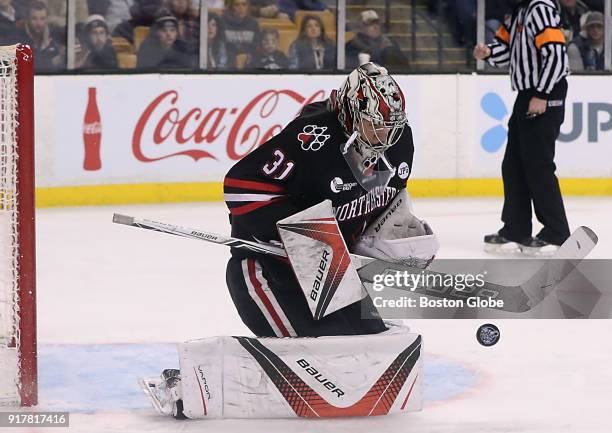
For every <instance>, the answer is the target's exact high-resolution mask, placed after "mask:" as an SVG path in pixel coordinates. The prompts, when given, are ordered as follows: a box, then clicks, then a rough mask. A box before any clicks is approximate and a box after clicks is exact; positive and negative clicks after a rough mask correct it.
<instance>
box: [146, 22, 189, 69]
mask: <svg viewBox="0 0 612 433" xmlns="http://www.w3.org/2000/svg"><path fill="white" fill-rule="evenodd" d="M193 59H194V57H192V56H190V55H189V53H188V52H187V46H186V44H185V42H184V41H183V40H181V39H179V38H178V22H177V19H176V18H175V17H174V16H172V15H169V14H167V13H164V12H162V13H161V14H160V16H159V17H158V18H157V19H156V20H155V24H154V26H153V28H152V29H151V34H150V35H149V37H147V39H145V40H144V42H143V43H142V45H141V46H140V49H139V50H138V62H137V65H136V66H137V67H138V68H158V69H191V68H193V67H194V66H195V64H194V61H193Z"/></svg>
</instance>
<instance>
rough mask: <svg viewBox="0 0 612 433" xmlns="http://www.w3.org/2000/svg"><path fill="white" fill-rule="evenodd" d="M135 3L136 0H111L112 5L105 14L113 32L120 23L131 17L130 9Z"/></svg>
mask: <svg viewBox="0 0 612 433" xmlns="http://www.w3.org/2000/svg"><path fill="white" fill-rule="evenodd" d="M134 3H135V1H134V0H110V5H109V6H108V10H107V11H106V14H105V15H104V16H105V17H106V24H107V25H108V29H109V30H110V32H111V33H113V32H114V31H115V27H117V25H118V24H119V23H121V22H123V21H125V20H128V19H129V18H130V9H131V8H132V7H133V6H134Z"/></svg>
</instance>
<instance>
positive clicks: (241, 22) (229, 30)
mask: <svg viewBox="0 0 612 433" xmlns="http://www.w3.org/2000/svg"><path fill="white" fill-rule="evenodd" d="M223 31H224V36H225V41H226V42H227V44H228V47H229V48H230V50H232V52H233V53H235V54H237V55H238V54H247V57H248V58H249V59H250V58H251V57H252V56H253V55H254V53H255V48H256V47H257V45H258V44H259V24H257V20H255V18H253V17H252V16H251V14H250V12H249V0H228V3H227V8H226V9H225V12H224V13H223ZM247 63H248V61H247Z"/></svg>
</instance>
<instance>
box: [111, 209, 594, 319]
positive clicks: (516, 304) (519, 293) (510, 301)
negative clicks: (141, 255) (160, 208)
mask: <svg viewBox="0 0 612 433" xmlns="http://www.w3.org/2000/svg"><path fill="white" fill-rule="evenodd" d="M113 222H114V223H116V224H124V225H128V226H132V227H139V228H143V229H147V230H153V231H157V232H160V233H168V234H171V235H175V236H182V237H186V238H193V239H199V240H202V241H206V242H212V243H216V244H220V245H226V246H229V247H233V248H240V249H247V250H250V251H253V252H257V253H263V254H272V255H276V256H280V257H287V254H286V252H285V250H284V249H283V248H282V247H280V246H276V245H271V244H268V243H264V242H252V241H247V240H243V239H238V238H233V237H231V236H223V235H218V234H215V233H210V232H206V231H202V230H195V229H191V228H186V227H180V226H175V225H171V224H165V223H160V222H156V221H151V220H147V219H139V218H134V217H131V216H126V215H120V214H114V215H113ZM597 241H598V239H597V235H596V234H595V233H594V232H593V230H591V229H590V228H588V227H579V228H578V229H576V231H574V233H572V235H571V236H570V237H569V238H568V239H567V240H566V241H565V243H564V244H563V245H562V246H561V247H560V248H559V249H558V250H557V252H556V253H555V254H554V255H553V256H552V257H551V258H549V259H547V260H546V262H545V264H544V265H543V266H542V267H541V268H540V269H539V270H538V271H537V272H536V273H535V274H533V275H532V276H531V277H529V278H528V279H527V280H526V281H525V282H524V283H522V284H518V285H502V284H495V283H490V282H487V281H485V282H484V285H483V286H482V287H479V288H477V290H456V289H454V288H452V287H440V286H435V285H432V286H424V285H420V286H416V287H414V290H411V291H413V292H414V293H418V294H422V295H426V296H431V297H435V298H442V299H461V300H464V299H466V298H468V297H470V296H474V297H479V298H482V299H487V298H493V299H496V300H502V301H504V302H503V307H501V308H496V309H498V310H501V311H507V312H512V313H524V312H527V311H529V310H531V309H532V308H533V307H535V306H536V305H537V304H538V303H539V302H541V301H542V300H543V299H544V298H545V297H546V296H547V295H548V294H549V293H550V292H551V291H552V290H553V289H554V288H555V286H556V285H557V284H558V283H559V282H561V281H562V280H563V279H565V277H567V276H568V275H569V274H570V273H571V272H572V270H574V268H575V267H576V266H577V265H578V263H580V261H582V259H584V258H585V257H586V256H587V255H588V254H589V253H590V252H591V250H592V249H593V248H594V247H595V245H596V244H597ZM351 260H354V261H355V263H356V267H357V268H358V271H357V272H358V274H359V277H360V278H361V281H362V283H363V284H367V285H372V284H373V283H374V278H375V276H376V275H389V274H391V275H392V274H396V273H408V274H422V275H441V276H442V277H443V278H444V277H447V276H449V275H450V274H445V273H442V272H436V271H430V270H427V269H421V268H414V267H410V266H407V265H404V264H401V263H393V262H386V261H383V260H378V259H372V258H369V257H364V256H359V255H356V254H351ZM385 288H390V289H399V290H410V289H408V288H406V287H405V286H398V287H393V286H385Z"/></svg>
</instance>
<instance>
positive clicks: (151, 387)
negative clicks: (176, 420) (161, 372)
mask: <svg viewBox="0 0 612 433" xmlns="http://www.w3.org/2000/svg"><path fill="white" fill-rule="evenodd" d="M138 384H139V385H140V388H141V389H142V390H143V392H144V393H145V394H146V395H147V397H149V400H150V401H151V404H152V405H153V407H154V408H155V410H156V411H157V412H159V413H160V414H161V415H171V413H170V412H167V411H165V410H164V408H163V406H162V403H161V401H160V400H159V396H158V395H157V393H156V392H155V391H156V389H157V385H159V378H158V377H157V378H148V379H146V378H142V377H141V378H139V379H138Z"/></svg>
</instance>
